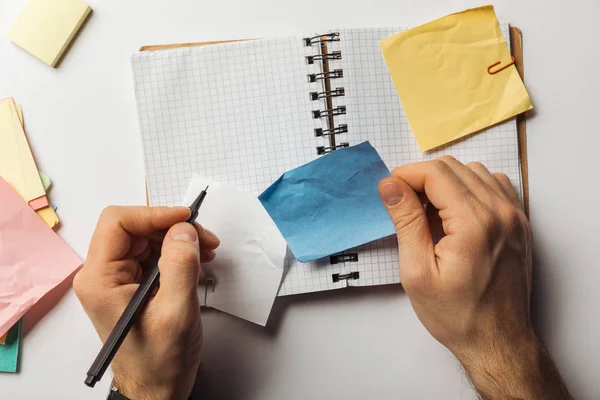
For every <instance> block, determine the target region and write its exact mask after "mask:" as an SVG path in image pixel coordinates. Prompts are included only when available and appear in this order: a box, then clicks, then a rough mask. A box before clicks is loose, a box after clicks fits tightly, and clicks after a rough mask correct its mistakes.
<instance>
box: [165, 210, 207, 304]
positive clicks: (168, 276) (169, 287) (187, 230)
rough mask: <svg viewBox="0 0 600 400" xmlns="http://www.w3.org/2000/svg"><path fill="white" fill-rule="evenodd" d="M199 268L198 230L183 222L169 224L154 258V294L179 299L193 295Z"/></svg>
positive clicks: (195, 290) (195, 291)
mask: <svg viewBox="0 0 600 400" xmlns="http://www.w3.org/2000/svg"><path fill="white" fill-rule="evenodd" d="M200 268H201V267H200V245H199V242H198V231H196V228H195V227H194V226H193V225H191V224H188V223H187V222H180V223H178V224H176V225H173V226H172V227H171V229H169V231H168V232H167V234H166V235H165V239H164V240H163V244H162V250H161V255H160V260H159V261H158V270H159V271H160V289H159V291H158V294H157V296H160V295H164V296H168V297H169V298H171V299H173V298H181V299H182V300H186V299H189V297H190V295H195V296H197V287H198V278H199V275H200V272H201V271H200Z"/></svg>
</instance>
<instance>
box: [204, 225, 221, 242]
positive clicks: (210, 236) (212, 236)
mask: <svg viewBox="0 0 600 400" xmlns="http://www.w3.org/2000/svg"><path fill="white" fill-rule="evenodd" d="M204 232H206V236H208V239H209V240H210V241H212V242H218V241H219V237H218V236H217V235H215V234H214V233H213V232H211V231H209V230H208V229H206V228H204Z"/></svg>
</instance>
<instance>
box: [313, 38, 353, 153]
mask: <svg viewBox="0 0 600 400" xmlns="http://www.w3.org/2000/svg"><path fill="white" fill-rule="evenodd" d="M339 41H340V34H339V32H332V33H327V34H323V35H317V36H313V37H311V38H304V44H305V45H306V46H313V45H318V46H319V54H315V55H311V56H307V57H306V61H307V63H308V64H314V63H315V62H318V61H320V62H321V64H322V72H319V73H313V74H308V80H309V82H311V83H317V82H322V83H323V86H324V90H323V91H314V92H311V93H310V99H311V100H312V101H318V100H324V103H325V108H324V109H323V110H313V112H312V115H313V118H315V119H318V118H325V120H326V121H327V128H317V129H315V136H316V137H327V138H328V139H329V146H318V147H317V154H319V155H321V154H326V153H330V152H332V151H335V150H337V149H340V148H343V147H348V146H349V143H345V142H344V143H336V135H339V134H343V133H347V132H348V125H345V124H344V125H339V126H337V127H336V126H335V117H336V116H338V115H344V114H346V106H337V107H334V106H333V100H332V99H333V98H334V97H342V96H345V95H346V91H345V89H344V88H343V87H337V88H335V89H333V88H332V87H331V81H332V79H338V78H343V77H344V71H343V70H342V69H340V68H337V69H333V68H330V63H331V62H335V61H337V60H341V59H342V52H341V51H328V50H327V43H328V42H339Z"/></svg>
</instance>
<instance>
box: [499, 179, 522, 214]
mask: <svg viewBox="0 0 600 400" xmlns="http://www.w3.org/2000/svg"><path fill="white" fill-rule="evenodd" d="M494 179H495V180H496V182H498V184H499V185H500V186H502V188H503V189H504V192H505V193H506V195H507V196H508V200H510V201H511V202H512V203H513V204H514V205H515V206H517V207H519V208H521V200H520V199H519V195H518V194H517V191H516V190H515V187H514V186H513V184H512V182H511V181H510V178H509V177H508V175H506V174H504V173H502V172H496V173H495V174H494Z"/></svg>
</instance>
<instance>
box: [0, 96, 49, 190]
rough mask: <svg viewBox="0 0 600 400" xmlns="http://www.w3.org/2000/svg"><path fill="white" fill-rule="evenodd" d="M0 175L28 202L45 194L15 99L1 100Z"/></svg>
mask: <svg viewBox="0 0 600 400" xmlns="http://www.w3.org/2000/svg"><path fill="white" fill-rule="evenodd" d="M0 176H1V177H3V178H4V179H5V180H6V181H7V182H8V183H9V184H10V185H11V186H12V187H13V189H15V190H16V191H17V192H18V193H19V195H21V197H22V198H23V199H24V200H25V201H27V202H29V201H31V200H35V199H37V198H40V197H42V196H45V195H46V191H45V190H44V185H43V184H42V180H41V179H40V175H39V173H38V169H37V167H36V165H35V160H34V159H33V154H32V153H31V149H30V148H29V143H28V142H27V137H26V136H25V131H24V130H23V125H22V121H21V119H20V118H19V114H18V111H17V108H16V106H15V103H14V101H13V100H12V99H3V100H0Z"/></svg>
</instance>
